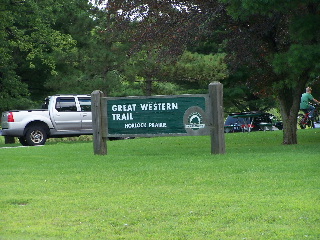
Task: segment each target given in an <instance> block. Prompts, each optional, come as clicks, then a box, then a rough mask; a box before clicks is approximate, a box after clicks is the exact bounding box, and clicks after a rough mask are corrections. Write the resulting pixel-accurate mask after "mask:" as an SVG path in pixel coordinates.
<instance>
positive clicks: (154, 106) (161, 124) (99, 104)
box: [91, 82, 225, 155]
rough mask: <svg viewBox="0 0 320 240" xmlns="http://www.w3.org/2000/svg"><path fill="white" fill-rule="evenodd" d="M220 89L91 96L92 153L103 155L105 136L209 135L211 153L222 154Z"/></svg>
mask: <svg viewBox="0 0 320 240" xmlns="http://www.w3.org/2000/svg"><path fill="white" fill-rule="evenodd" d="M222 91H223V88H222V84H221V83H218V82H214V83H211V84H210V85H209V94H193V95H190V94H185V95H170V96H151V97H149V96H148V97H147V96H142V97H138V96H136V97H121V98H113V97H104V96H103V93H102V92H100V91H94V92H93V93H92V94H91V95H92V118H93V121H92V123H93V136H94V137H93V144H94V153H95V154H100V155H104V154H107V147H106V144H107V143H106V139H107V137H153V136H200V135H211V153H212V154H224V153H225V139H224V126H223V104H222V103H223V101H222V96H223V93H222Z"/></svg>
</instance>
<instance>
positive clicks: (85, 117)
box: [78, 97, 92, 132]
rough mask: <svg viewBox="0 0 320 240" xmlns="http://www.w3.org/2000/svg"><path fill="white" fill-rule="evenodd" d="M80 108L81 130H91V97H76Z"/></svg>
mask: <svg viewBox="0 0 320 240" xmlns="http://www.w3.org/2000/svg"><path fill="white" fill-rule="evenodd" d="M78 101H79V105H80V109H81V131H83V132H92V114H91V98H90V97H78Z"/></svg>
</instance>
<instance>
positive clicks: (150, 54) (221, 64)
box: [0, 0, 320, 144]
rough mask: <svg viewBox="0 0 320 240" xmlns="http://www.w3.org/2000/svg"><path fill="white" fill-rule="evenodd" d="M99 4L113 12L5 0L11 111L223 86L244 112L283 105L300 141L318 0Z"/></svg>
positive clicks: (75, 4) (316, 55)
mask: <svg viewBox="0 0 320 240" xmlns="http://www.w3.org/2000/svg"><path fill="white" fill-rule="evenodd" d="M91 2H95V3H99V2H100V3H101V2H104V3H105V4H106V5H105V7H106V8H97V7H94V6H93V5H91V4H90V2H88V1H87V0H77V1H66V0H56V1H53V0H47V1H37V0H28V1H14V0H1V3H0V18H1V22H0V55H1V59H0V100H1V101H0V110H1V111H2V110H6V109H9V108H19V107H26V106H27V105H29V103H31V100H38V99H41V98H43V97H44V96H46V95H48V94H51V93H58V92H59V93H90V92H91V91H93V90H94V89H100V90H102V91H104V92H105V93H107V94H108V95H113V96H123V95H140V94H147V95H150V94H172V93H173V94H174V93H179V90H182V88H189V91H185V92H190V93H191V92H197V93H198V92H201V91H202V89H206V88H207V84H208V83H209V82H211V81H215V80H217V81H221V82H222V83H224V86H225V89H226V92H225V104H226V106H230V105H233V106H235V107H236V108H237V109H238V110H258V109H260V110H266V109H268V108H270V107H271V106H274V104H275V102H276V101H275V99H277V100H278V101H277V102H278V103H279V106H280V109H281V115H282V118H283V121H284V139H283V143H285V144H295V143H297V135H296V119H297V118H296V117H297V113H298V110H299V101H300V95H301V93H302V92H303V90H304V88H305V86H306V84H310V85H311V86H312V85H316V84H317V83H318V82H319V75H320V62H319V60H318V59H320V44H319V39H320V38H319V37H320V29H319V24H320V17H319V16H320V3H319V1H318V0H299V1H298V0H292V1H285V0H269V1H262V0H258V1H257V0H246V1H244V0H189V1H176V0H167V1H165V0H160V1H154V0H131V1H117V0H108V1H91ZM190 89H192V90H190ZM315 92H316V91H315Z"/></svg>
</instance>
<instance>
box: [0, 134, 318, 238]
mask: <svg viewBox="0 0 320 240" xmlns="http://www.w3.org/2000/svg"><path fill="white" fill-rule="evenodd" d="M298 137H299V138H298V139H299V144H298V145H292V146H284V145H282V144H281V142H282V131H274V132H252V133H249V134H248V133H235V134H226V144H227V148H226V150H227V154H224V155H211V154H210V140H209V137H207V136H205V137H171V138H168V137H163V138H141V139H132V140H123V141H112V142H108V152H109V154H108V155H106V156H95V155H93V145H92V142H88V141H82V142H81V141H79V142H52V143H48V144H47V145H45V146H43V147H19V148H1V149H0V166H1V168H0V176H1V177H0V181H1V182H0V239H5V240H6V239H9V240H11V239H19V240H20V239H23V240H28V239H192V240H194V239H254V240H257V239H277V240H278V239H280V240H283V239H293V240H296V239H320V204H319V203H320V174H319V173H320V170H319V167H320V129H310V130H298ZM4 146H5V145H4V144H3V138H1V140H0V147H4ZM6 146H7V145H6ZM9 146H19V144H14V145H9Z"/></svg>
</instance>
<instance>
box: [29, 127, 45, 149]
mask: <svg viewBox="0 0 320 240" xmlns="http://www.w3.org/2000/svg"><path fill="white" fill-rule="evenodd" d="M25 140H26V142H27V145H29V146H36V145H44V144H45V143H46V141H47V133H46V131H45V130H44V128H43V127H42V126H38V125H34V126H31V127H29V128H28V129H27V131H26V135H25Z"/></svg>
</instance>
